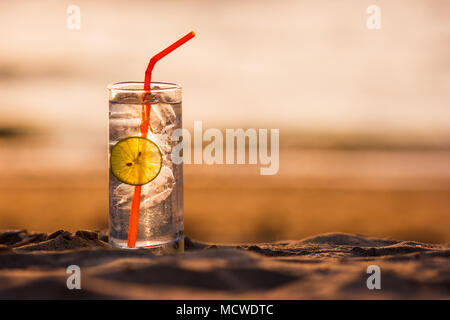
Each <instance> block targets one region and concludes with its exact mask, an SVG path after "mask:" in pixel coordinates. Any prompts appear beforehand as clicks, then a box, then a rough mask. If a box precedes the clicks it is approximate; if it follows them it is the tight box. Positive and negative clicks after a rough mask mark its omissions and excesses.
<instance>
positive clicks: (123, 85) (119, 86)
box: [106, 81, 181, 93]
mask: <svg viewBox="0 0 450 320" xmlns="http://www.w3.org/2000/svg"><path fill="white" fill-rule="evenodd" d="M133 85H134V86H141V87H142V89H140V88H130V87H127V86H133ZM153 85H158V86H159V88H157V89H153V88H152V86H153ZM106 88H107V89H108V90H109V91H116V92H137V93H145V92H148V91H149V90H145V89H144V82H143V81H121V82H116V83H110V84H108V86H107V87H106ZM177 90H181V86H180V85H178V84H176V83H170V82H159V81H152V82H151V83H150V91H151V92H152V93H158V92H170V91H177Z"/></svg>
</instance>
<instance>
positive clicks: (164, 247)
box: [109, 235, 184, 255]
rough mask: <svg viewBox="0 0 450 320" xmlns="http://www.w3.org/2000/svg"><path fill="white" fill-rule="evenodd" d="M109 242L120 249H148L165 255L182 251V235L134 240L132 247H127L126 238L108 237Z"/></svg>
mask: <svg viewBox="0 0 450 320" xmlns="http://www.w3.org/2000/svg"><path fill="white" fill-rule="evenodd" d="M109 244H110V245H112V246H114V247H117V248H120V249H130V250H133V249H148V250H150V251H151V252H152V253H154V254H156V255H165V254H173V253H182V252H184V236H183V235H181V236H180V237H178V238H176V239H174V240H171V241H136V246H135V247H134V248H129V247H128V244H127V240H120V239H114V238H110V239H109Z"/></svg>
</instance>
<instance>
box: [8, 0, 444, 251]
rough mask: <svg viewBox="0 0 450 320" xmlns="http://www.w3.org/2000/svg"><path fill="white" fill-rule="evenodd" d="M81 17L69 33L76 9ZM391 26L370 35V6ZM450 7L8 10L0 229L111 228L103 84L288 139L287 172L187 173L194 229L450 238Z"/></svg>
mask: <svg viewBox="0 0 450 320" xmlns="http://www.w3.org/2000/svg"><path fill="white" fill-rule="evenodd" d="M72 4H75V5H77V6H79V7H80V9H81V29H80V30H70V29H68V28H67V25H66V21H67V19H68V17H69V14H68V13H67V12H66V10H67V8H68V6H69V5H72ZM371 4H376V5H378V6H380V8H381V29H380V30H369V29H368V28H367V27H366V20H367V18H368V16H369V15H368V14H367V13H366V9H367V7H368V6H369V5H371ZM449 10H450V3H449V2H448V1H445V0H441V1H439V0H433V1H421V0H398V1H388V0H376V1H365V0H342V1H333V0H328V1H325V0H323V1H312V0H309V1H263V2H262V1H237V0H228V1H207V0H202V1H143V0H142V1H134V0H129V1H87V0H86V1H82V0H73V1H61V0H54V1H47V0H39V1H36V0H34V1H12V0H7V1H5V0H3V1H1V2H0V47H1V50H0V170H1V178H0V229H9V228H17V229H24V228H26V229H29V230H36V231H47V232H50V231H54V230H57V229H68V230H71V231H74V230H78V229H103V228H107V224H108V187H107V160H108V159H107V139H108V136H107V125H108V124H107V120H108V109H107V108H108V102H107V93H106V86H107V84H109V83H112V82H118V81H127V80H136V81H142V80H143V78H144V71H145V69H146V66H147V63H148V60H149V58H150V57H151V56H152V55H154V54H155V53H157V52H158V51H160V50H161V49H163V48H165V47H166V46H167V45H169V44H170V43H172V42H173V41H175V40H176V39H178V38H179V37H181V36H182V35H184V34H186V33H187V32H189V31H190V30H194V31H195V32H196V33H197V37H196V38H195V39H194V40H192V41H191V42H189V43H188V44H187V45H185V46H183V48H182V49H180V50H178V51H176V52H174V53H173V54H171V55H169V56H167V57H166V58H165V59H164V61H161V62H160V63H159V64H158V65H157V67H156V68H155V71H154V73H153V80H155V81H167V82H175V83H179V84H181V85H182V86H183V90H184V91H183V121H184V126H185V127H186V128H188V129H192V126H193V122H194V120H202V121H203V127H204V128H205V129H206V128H212V127H215V128H221V129H224V128H269V129H270V128H279V129H280V170H279V173H278V174H277V175H273V176H260V175H259V168H258V167H257V166H250V165H228V166H226V165H222V166H219V165H216V166H206V165H185V168H184V169H185V181H184V184H185V189H184V190H185V231H186V234H187V235H188V236H190V237H192V238H196V239H199V240H205V241H212V242H229V243H231V242H249V241H273V240H282V239H300V238H302V237H306V236H310V235H314V234H318V233H323V232H331V231H342V232H352V233H358V234H366V235H371V236H389V237H393V238H401V239H407V240H420V241H428V242H448V241H450V228H449V227H450V213H449V208H450V161H449V160H450V60H449V57H450V41H449V40H450V20H449V19H448V12H450V11H449Z"/></svg>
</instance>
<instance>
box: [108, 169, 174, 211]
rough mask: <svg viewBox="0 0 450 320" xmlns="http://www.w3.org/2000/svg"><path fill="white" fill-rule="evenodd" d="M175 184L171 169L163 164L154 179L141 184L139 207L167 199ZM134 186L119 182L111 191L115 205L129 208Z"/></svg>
mask: <svg viewBox="0 0 450 320" xmlns="http://www.w3.org/2000/svg"><path fill="white" fill-rule="evenodd" d="M174 185H175V178H174V176H173V173H172V170H170V169H169V168H168V167H166V166H164V167H162V168H161V172H160V173H159V175H158V176H157V177H156V178H155V180H153V181H151V182H149V183H147V184H146V185H143V186H142V190H141V203H140V207H141V209H142V208H149V207H152V206H154V205H157V204H159V203H161V202H162V201H164V200H165V199H167V197H169V196H170V194H171V193H172V190H173V187H174ZM133 193H134V186H132V185H128V184H124V183H121V184H120V185H119V186H118V187H117V188H116V189H114V191H113V197H114V198H115V202H116V205H117V206H118V207H120V209H127V210H130V209H131V202H132V200H133Z"/></svg>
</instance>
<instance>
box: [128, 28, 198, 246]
mask: <svg viewBox="0 0 450 320" xmlns="http://www.w3.org/2000/svg"><path fill="white" fill-rule="evenodd" d="M193 37H195V33H194V31H191V32H189V33H188V34H187V35H185V36H184V37H183V38H181V39H180V40H178V41H176V42H174V43H172V44H171V45H170V46H168V47H167V48H166V49H164V50H163V51H161V52H160V53H158V54H156V55H155V56H153V57H152V58H151V59H150V62H149V64H148V67H147V70H146V71H145V81H144V90H146V91H147V92H146V93H145V94H144V97H143V102H144V103H143V105H142V119H141V135H142V136H143V137H147V134H148V129H149V128H150V131H151V130H152V128H151V127H150V108H151V105H150V104H148V103H149V102H147V103H145V100H146V98H147V96H148V95H149V94H150V84H151V81H152V71H153V67H154V66H155V64H156V63H157V62H158V61H159V60H160V59H162V58H163V57H165V56H166V55H168V54H169V53H171V52H172V51H173V50H175V49H176V48H178V47H179V46H181V45H182V44H184V43H186V42H187V41H189V40H191V39H192V38H193ZM140 205H141V186H135V187H134V194H133V200H132V202H131V212H130V227H129V229H128V247H129V248H134V247H135V246H136V238H137V231H138V223H139V208H140Z"/></svg>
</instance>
